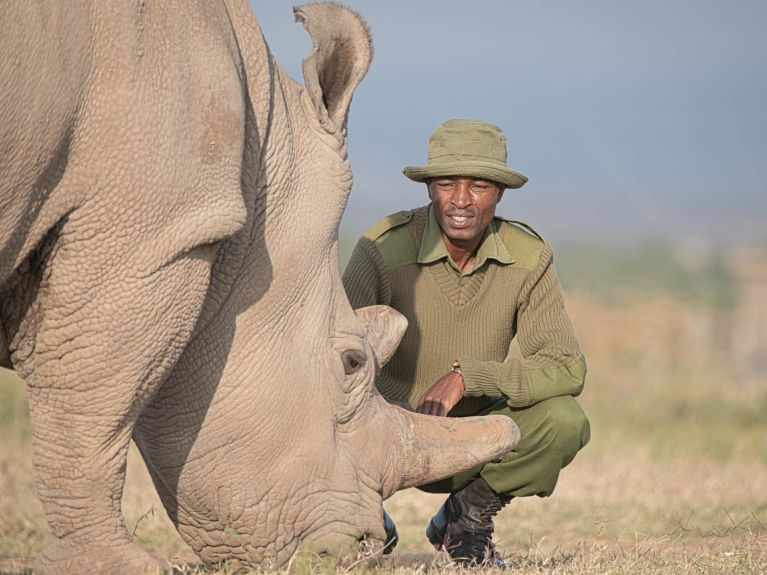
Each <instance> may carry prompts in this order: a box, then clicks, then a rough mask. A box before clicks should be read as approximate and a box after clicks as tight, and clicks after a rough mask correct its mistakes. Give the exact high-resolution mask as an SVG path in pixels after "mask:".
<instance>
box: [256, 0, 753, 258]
mask: <svg viewBox="0 0 767 575" xmlns="http://www.w3.org/2000/svg"><path fill="white" fill-rule="evenodd" d="M345 3H346V5H348V6H350V7H352V8H354V9H355V10H357V11H358V12H360V13H361V14H362V15H363V16H364V17H365V18H366V19H367V21H368V23H369V25H370V27H371V30H372V35H373V39H374V43H375V54H374V58H373V63H372V65H371V68H370V71H369V73H368V76H367V77H366V78H365V79H364V80H363V82H362V84H361V85H360V86H359V88H358V90H357V92H356V94H355V97H354V101H353V102H352V106H351V112H350V118H349V156H350V161H351V164H352V170H353V172H354V187H353V190H352V197H351V199H350V202H349V206H348V208H347V212H346V214H345V216H344V220H343V222H342V229H343V230H344V232H345V234H352V235H356V234H358V233H360V232H361V231H362V230H364V229H365V228H367V227H368V226H370V225H371V224H372V223H374V222H375V221H376V220H377V219H379V218H380V217H382V216H384V215H386V214H388V213H391V212H394V211H397V210H400V209H407V208H411V207H415V206H418V205H423V204H425V203H426V202H427V201H428V199H427V197H426V192H425V188H424V186H423V184H416V183H414V182H410V181H409V180H407V179H406V178H405V177H404V176H402V174H401V170H402V168H403V167H404V166H406V165H414V164H424V163H425V162H426V143H427V139H428V137H429V134H430V133H431V131H432V129H433V128H434V127H435V126H436V125H437V124H438V123H439V122H441V121H443V120H445V119H447V118H450V117H473V118H482V119H485V120H488V121H491V122H493V123H495V124H498V125H499V126H500V127H501V128H503V129H504V131H505V132H506V134H507V138H508V142H509V148H510V150H509V165H510V166H511V167H513V168H515V169H518V170H519V171H521V172H523V173H524V174H526V175H527V176H528V177H529V178H530V181H529V183H528V184H527V185H526V186H524V187H523V188H522V189H520V190H509V191H508V192H507V195H506V196H505V197H504V199H503V201H502V203H501V205H500V206H499V213H500V214H502V215H505V216H507V217H511V218H514V219H520V220H523V221H526V222H528V223H530V224H531V225H533V226H534V227H535V228H536V229H538V230H539V231H540V232H541V233H542V234H543V235H544V236H546V237H547V238H548V239H551V240H552V241H554V242H560V243H561V242H581V243H589V242H593V243H605V242H614V243H616V244H625V243H631V242H635V241H679V240H684V241H685V242H693V243H698V244H707V245H717V244H733V243H734V244H737V243H744V242H746V243H759V242H762V243H763V242H767V231H765V228H766V227H767V226H765V220H766V219H767V217H766V216H767V110H766V109H765V105H764V102H765V101H767V64H765V59H764V54H767V34H764V33H763V29H764V22H765V21H767V4H765V3H760V2H756V1H739V2H724V1H712V0H708V1H702V2H698V1H692V0H683V1H679V2H674V3H666V2H660V1H659V0H651V1H648V2H642V3H641V4H633V5H632V4H629V3H614V2H609V1H608V0H587V1H584V2H579V3H577V4H574V3H569V2H565V1H563V0H556V1H551V2H535V3H532V2H528V3H522V2H514V1H501V0H487V1H479V2H473V3H465V2H456V1H442V2H437V1H436V0H429V1H425V2H418V3H409V2H404V1H390V2H386V3H383V2H373V1H372V0H348V1H347V2H345ZM251 5H252V6H253V8H254V12H255V13H256V16H257V17H258V18H259V20H260V22H261V25H262V28H263V30H264V34H265V36H266V38H267V41H268V42H269V45H270V47H271V49H272V51H273V53H274V54H275V57H276V58H277V60H278V62H279V63H280V65H282V67H283V68H285V69H286V70H287V71H288V72H289V73H290V74H291V75H292V76H293V77H294V78H296V79H297V80H298V81H300V82H303V78H302V74H301V60H302V58H303V57H304V56H305V55H306V54H307V53H308V51H309V49H310V41H309V38H308V35H307V34H306V32H305V31H304V30H303V27H302V26H301V25H300V24H296V23H294V21H293V16H292V11H291V6H292V3H291V2H284V1H279V0H278V1H276V2H271V3H269V4H263V5H261V4H258V3H256V2H253V1H251Z"/></svg>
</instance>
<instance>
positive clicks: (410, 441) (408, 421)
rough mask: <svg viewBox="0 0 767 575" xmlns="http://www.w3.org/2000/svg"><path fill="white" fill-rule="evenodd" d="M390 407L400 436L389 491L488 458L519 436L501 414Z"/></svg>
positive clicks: (505, 449)
mask: <svg viewBox="0 0 767 575" xmlns="http://www.w3.org/2000/svg"><path fill="white" fill-rule="evenodd" d="M391 409H392V411H393V412H394V414H395V419H396V421H397V423H398V424H399V431H400V438H401V451H400V456H401V462H400V469H399V482H398V484H396V485H394V486H393V490H392V493H393V492H394V491H396V490H398V489H405V488H408V487H415V486H417V485H423V484H425V483H430V482H432V481H437V480H439V479H443V478H445V477H449V476H451V475H455V474H456V473H460V472H461V471H464V470H466V469H470V468H472V467H475V466H479V465H482V464H484V463H487V462H488V461H492V460H493V459H496V458H498V457H500V456H501V455H503V454H504V453H507V452H509V451H511V450H512V449H514V447H516V445H517V444H518V443H519V440H520V439H521V437H522V435H521V433H520V431H519V428H518V427H517V425H516V424H515V423H514V421H512V420H511V419H510V418H508V417H505V416H493V415H488V416H482V417H465V418H448V417H435V416H431V415H421V414H418V413H412V412H408V411H406V410H404V409H402V408H400V407H391ZM395 482H396V480H395ZM388 495H390V494H389V493H385V494H384V496H385V497H388Z"/></svg>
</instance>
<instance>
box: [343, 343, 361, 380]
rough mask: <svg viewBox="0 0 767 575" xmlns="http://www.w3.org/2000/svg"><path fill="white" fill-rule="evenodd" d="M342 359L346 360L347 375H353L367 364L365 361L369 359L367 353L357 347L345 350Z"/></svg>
mask: <svg viewBox="0 0 767 575" xmlns="http://www.w3.org/2000/svg"><path fill="white" fill-rule="evenodd" d="M341 359H342V360H343V362H344V372H346V375H352V374H353V373H355V372H356V371H358V370H359V369H360V368H361V367H362V366H363V365H365V362H366V361H367V358H366V357H365V354H364V353H362V352H361V351H358V350H356V349H350V350H347V351H345V352H343V354H341Z"/></svg>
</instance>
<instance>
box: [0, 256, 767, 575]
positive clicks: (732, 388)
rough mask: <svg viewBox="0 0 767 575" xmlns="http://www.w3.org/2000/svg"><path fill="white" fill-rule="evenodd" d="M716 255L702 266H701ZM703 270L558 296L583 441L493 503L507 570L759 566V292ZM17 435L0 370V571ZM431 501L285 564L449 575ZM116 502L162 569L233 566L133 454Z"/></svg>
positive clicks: (19, 508)
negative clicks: (333, 550) (359, 552)
mask: <svg viewBox="0 0 767 575" xmlns="http://www.w3.org/2000/svg"><path fill="white" fill-rule="evenodd" d="M658 257H660V256H658ZM712 261H715V263H716V261H718V260H712ZM720 264H721V262H719V263H716V265H714V264H712V265H714V267H713V268H712V269H714V271H716V270H719V271H716V273H717V274H719V273H720V272H721V270H722V266H721V265H720ZM664 265H666V264H664ZM662 273H663V274H666V276H667V277H670V278H675V277H677V275H675V274H676V273H677V272H674V273H670V272H668V271H664V272H662ZM689 273H692V272H689ZM701 273H702V272H701ZM721 273H722V274H723V276H724V272H721ZM658 274H661V272H658ZM714 275H716V274H714ZM723 276H722V277H723ZM658 277H660V276H658ZM696 277H697V276H696ZM709 279H710V282H709V285H712V286H714V285H719V288H716V289H714V288H711V289H712V293H713V292H716V291H717V289H720V290H721V293H720V294H719V295H718V296H716V297H714V296H709V295H704V294H703V292H695V289H699V288H690V287H688V288H685V289H676V288H674V289H666V288H667V287H668V286H665V287H664V289H662V290H661V289H658V290H654V291H653V290H646V291H644V292H643V291H642V290H639V291H637V290H636V289H634V287H630V288H625V289H624V288H620V289H619V288H617V287H616V288H610V289H611V290H612V292H611V294H610V295H605V294H603V293H600V292H599V290H594V291H593V292H591V291H584V290H579V289H573V291H571V292H570V293H569V297H568V309H569V310H570V312H571V315H572V316H573V320H574V324H575V325H576V327H577V329H578V332H579V336H580V339H581V343H582V345H583V348H584V350H585V352H586V355H587V358H588V360H589V378H588V383H587V386H586V391H585V393H584V395H583V396H582V397H581V398H580V400H581V402H582V404H583V406H584V409H585V411H586V413H587V414H588V415H589V418H590V420H591V424H592V440H591V443H590V444H589V445H588V446H587V447H586V448H585V449H584V450H583V451H582V452H581V453H580V454H579V455H578V457H576V459H575V461H574V462H573V463H572V464H571V465H570V466H569V467H567V468H565V469H564V470H563V471H562V474H561V477H560V482H559V485H558V487H557V490H556V491H555V493H554V495H553V496H552V497H550V498H547V499H538V498H526V499H519V500H515V501H513V502H512V503H511V504H510V505H509V506H507V507H506V508H505V509H504V510H503V511H501V513H500V514H499V516H498V518H497V520H496V525H497V529H496V540H497V542H498V544H499V547H500V549H501V550H502V551H503V553H504V555H505V557H506V558H507V560H508V562H509V564H510V570H509V573H512V574H515V575H516V574H523V573H524V574H554V573H556V574H558V575H568V574H572V575H592V574H593V575H595V574H624V573H625V574H629V573H631V574H656V573H665V574H680V575H681V574H688V573H695V574H709V573H711V574H714V573H716V574H719V573H722V574H761V573H767V492H766V491H765V486H767V440H765V438H767V376H765V375H764V370H763V369H762V367H761V366H762V365H763V363H760V362H762V361H763V359H760V358H764V357H767V338H765V334H767V326H764V325H763V324H754V323H753V318H755V317H763V316H759V313H761V312H760V311H759V308H758V306H760V305H763V302H764V301H765V298H767V294H765V298H762V297H761V296H758V294H757V297H756V298H755V299H754V298H752V299H753V302H755V303H752V304H749V303H748V302H747V301H745V300H743V299H739V298H738V294H739V293H740V292H739V289H740V288H739V285H738V283H737V281H736V280H735V279H734V278H733V277H727V278H725V279H722V278H720V279H719V280H715V279H711V278H709ZM720 280H721V282H720V284H717V282H718V281H720ZM674 281H677V280H674ZM679 281H681V280H679ZM707 281H708V280H707ZM616 285H617V284H616ZM722 286H725V287H722ZM753 287H754V286H753V285H751V286H750V288H749V289H752V290H753ZM765 290H767V286H765ZM704 291H705V290H704ZM638 293H639V294H640V295H639V296H638V295H637V294H638ZM696 293H698V295H696ZM707 293H708V292H707ZM722 294H725V296H726V297H725V296H723V295H722ZM720 296H721V297H720ZM723 301H724V302H726V305H723V304H722V302H723ZM749 305H754V306H757V307H754V308H749V307H748V306H749ZM739 318H740V319H739ZM739 322H746V323H742V324H741V323H739ZM749 322H750V323H749ZM759 325H761V326H762V327H761V328H759ZM754 326H756V327H754ZM757 328H758V329H762V330H763V331H761V332H759V331H758V329H757ZM755 329H757V331H754V330H755ZM749 330H750V331H749ZM749 338H750V339H749ZM746 341H751V342H752V343H751V344H749V345H751V347H747V346H745V343H744V342H746ZM744 349H746V351H747V352H748V353H745V352H744V351H743V350H744ZM29 442H30V431H29V420H28V414H27V411H26V401H25V398H24V393H23V386H22V384H21V383H20V382H18V381H15V380H13V379H11V378H10V377H9V375H8V373H7V372H5V373H0V573H22V572H23V571H24V569H27V568H29V567H30V565H31V563H32V561H33V559H34V557H35V555H36V554H37V553H38V552H39V551H40V549H41V547H42V545H43V542H44V539H45V536H46V526H45V519H44V517H43V515H42V510H41V508H40V504H39V502H38V501H37V498H36V496H35V494H34V488H33V484H32V465H31V461H30V446H29ZM441 503H442V497H441V496H438V495H431V494H425V493H421V492H419V491H417V490H414V489H410V490H406V491H403V492H400V493H397V494H396V495H395V496H394V497H392V498H391V499H389V500H388V501H387V502H386V509H387V511H388V512H389V514H390V515H391V516H392V517H393V518H394V520H395V521H396V522H397V527H398V530H399V533H400V544H399V546H398V547H397V549H396V550H395V551H394V553H393V554H392V555H391V556H389V557H387V558H385V559H382V560H379V561H377V562H373V561H369V560H367V559H366V558H365V557H364V556H360V557H351V558H349V557H347V558H345V559H343V560H335V559H331V558H325V559H317V558H314V557H311V556H306V557H300V558H299V559H297V560H296V561H295V562H294V563H293V564H292V566H291V567H292V570H293V571H294V572H297V573H314V574H319V573H335V572H349V573H387V574H388V573H395V574H400V575H403V574H416V573H418V574H422V573H446V574H456V573H462V572H464V571H466V570H463V569H460V568H456V567H455V566H453V565H452V564H451V563H450V562H449V560H448V559H447V557H446V556H445V555H444V554H443V553H438V552H436V551H434V550H433V549H432V548H431V547H430V545H429V544H428V543H427V541H426V539H425V537H424V534H423V532H424V528H425V526H426V524H427V523H428V520H429V518H430V517H431V515H432V514H433V513H434V511H435V510H436V509H437V508H438V507H439V505H441ZM123 508H124V515H125V518H126V524H127V527H128V530H129V532H130V533H132V534H133V536H134V539H135V540H136V541H137V542H138V543H139V544H141V545H143V546H144V547H146V548H147V549H149V550H151V551H152V552H153V553H155V554H156V555H158V556H160V557H163V558H165V559H167V560H168V561H170V562H172V563H174V564H175V565H176V566H177V569H176V571H177V573H179V574H190V575H191V574H202V573H207V574H211V573H214V574H216V575H224V574H234V573H240V572H242V570H241V569H240V567H239V565H237V564H236V563H232V564H229V565H223V566H220V567H219V568H218V569H216V570H210V569H206V568H204V567H202V566H200V565H199V564H198V561H197V559H196V557H195V556H194V554H193V553H192V552H191V550H190V549H189V548H188V547H187V546H186V545H185V544H184V543H183V541H181V539H180V538H179V536H178V535H177V534H176V532H175V530H174V529H173V526H172V525H171V524H170V522H169V520H168V519H167V517H166V515H165V512H164V511H163V509H162V506H161V505H160V503H159V500H158V498H157V496H156V494H155V493H154V491H153V489H152V486H151V482H150V480H149V478H148V476H147V474H146V471H145V469H144V468H143V464H142V462H141V461H140V458H139V457H138V455H137V452H136V450H135V449H131V452H130V457H129V464H128V480H127V484H126V490H125V495H124V499H123ZM268 571H269V570H268V569H264V570H263V571H262V572H268Z"/></svg>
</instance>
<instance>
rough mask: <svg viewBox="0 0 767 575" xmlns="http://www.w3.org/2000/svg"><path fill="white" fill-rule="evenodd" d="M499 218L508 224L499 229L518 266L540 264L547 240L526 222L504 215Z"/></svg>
mask: <svg viewBox="0 0 767 575" xmlns="http://www.w3.org/2000/svg"><path fill="white" fill-rule="evenodd" d="M496 217H498V216H496ZM499 219H500V220H501V221H502V222H503V223H504V224H507V225H503V226H500V229H499V231H500V237H501V241H503V245H504V246H505V247H506V250H507V251H508V252H509V255H511V257H512V258H514V260H515V263H516V265H517V266H520V267H524V268H527V269H534V268H535V267H536V266H537V265H538V260H539V258H540V257H541V252H542V251H543V247H544V246H545V245H546V240H544V239H543V236H541V234H539V233H538V232H536V231H535V230H534V229H533V228H532V227H531V226H529V225H528V224H526V223H524V222H520V221H517V220H509V219H507V218H502V217H499Z"/></svg>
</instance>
